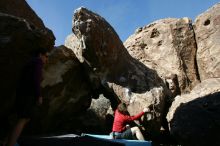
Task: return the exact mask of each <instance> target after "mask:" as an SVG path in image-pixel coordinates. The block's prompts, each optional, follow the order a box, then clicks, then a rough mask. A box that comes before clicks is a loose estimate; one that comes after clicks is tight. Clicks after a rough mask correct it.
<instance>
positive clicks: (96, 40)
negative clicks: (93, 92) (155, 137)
mask: <svg viewBox="0 0 220 146" xmlns="http://www.w3.org/2000/svg"><path fill="white" fill-rule="evenodd" d="M73 32H74V34H75V36H76V37H77V39H78V41H79V42H80V43H77V44H78V46H79V48H77V46H75V45H69V42H71V41H72V40H74V39H75V38H74V36H71V35H70V36H69V37H68V38H67V40H66V42H67V43H66V44H67V45H68V46H70V47H71V48H72V49H73V50H74V52H77V58H80V60H81V61H82V62H83V63H84V64H87V69H88V70H89V74H90V80H91V82H92V83H93V84H96V83H95V82H99V84H100V86H104V88H106V89H107V90H109V91H113V93H114V94H116V95H117V96H118V97H120V98H118V100H120V101H124V102H127V103H129V107H128V109H129V112H130V114H131V115H134V114H137V113H139V112H141V111H142V110H143V108H144V107H155V108H152V113H154V116H152V117H154V118H151V119H150V120H151V121H149V122H151V124H152V126H149V125H150V124H146V123H147V121H144V122H143V124H144V125H145V126H147V125H148V126H149V127H148V130H149V132H150V133H158V132H159V129H160V127H161V119H162V118H161V117H162V115H163V109H164V103H165V97H166V96H167V95H168V90H167V87H166V86H165V84H164V82H163V80H162V79H161V78H160V77H159V76H158V75H157V73H156V72H155V71H154V70H152V69H150V68H148V67H147V66H145V65H144V64H143V63H141V62H139V61H138V60H136V59H135V58H133V57H131V56H130V55H129V53H128V51H127V50H126V49H125V47H124V45H123V43H122V42H121V40H120V39H119V37H118V35H117V34H116V32H115V31H114V29H113V28H112V27H111V26H110V24H108V22H106V21H105V19H104V18H102V17H101V16H99V15H97V14H95V13H93V12H91V11H89V10H87V9H86V8H79V9H77V10H76V11H75V13H74V18H73ZM112 96H113V94H112ZM145 120H146V118H145Z"/></svg>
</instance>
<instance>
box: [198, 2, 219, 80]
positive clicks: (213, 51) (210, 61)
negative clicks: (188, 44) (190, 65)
mask: <svg viewBox="0 0 220 146" xmlns="http://www.w3.org/2000/svg"><path fill="white" fill-rule="evenodd" d="M194 30H195V34H196V42H197V47H198V50H197V58H196V60H197V64H198V71H199V75H200V79H201V80H205V79H208V78H219V77H220V57H219V56H220V49H219V47H220V42H219V38H220V3H218V4H216V5H214V6H213V7H211V8H210V9H208V10H207V11H206V12H204V13H202V14H201V15H199V16H198V17H197V18H196V20H195V23H194Z"/></svg>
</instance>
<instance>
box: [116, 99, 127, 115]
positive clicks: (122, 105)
mask: <svg viewBox="0 0 220 146" xmlns="http://www.w3.org/2000/svg"><path fill="white" fill-rule="evenodd" d="M117 109H118V111H119V112H120V113H122V114H127V113H128V111H127V105H126V104H125V103H124V102H121V103H120V104H119V105H118V108H117Z"/></svg>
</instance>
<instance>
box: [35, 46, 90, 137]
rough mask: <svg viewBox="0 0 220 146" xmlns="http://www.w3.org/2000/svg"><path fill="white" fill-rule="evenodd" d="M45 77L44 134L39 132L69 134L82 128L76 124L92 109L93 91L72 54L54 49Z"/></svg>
mask: <svg viewBox="0 0 220 146" xmlns="http://www.w3.org/2000/svg"><path fill="white" fill-rule="evenodd" d="M43 77H44V80H43V81H42V87H43V97H44V99H45V103H44V108H46V110H44V111H43V112H44V113H42V115H44V118H43V119H42V123H41V124H42V125H41V126H42V127H43V128H42V129H41V130H43V131H40V132H43V133H44V132H46V133H47V132H70V130H73V129H74V130H75V128H76V127H77V126H82V124H80V125H79V123H77V121H78V122H79V119H78V120H76V119H77V118H78V114H80V113H82V112H83V111H84V112H85V110H86V109H87V108H88V107H89V106H90V103H91V98H90V96H91V95H90V92H91V89H90V86H89V83H88V82H87V78H86V76H85V75H84V74H83V69H82V65H81V64H80V62H79V61H78V59H77V58H76V57H75V55H74V53H73V52H72V50H70V49H68V48H66V47H65V46H60V47H58V48H56V49H54V50H53V51H52V52H51V54H50V57H49V62H48V64H47V66H46V67H45V69H44V72H43ZM76 115H77V116H76ZM81 117H82V116H81ZM33 121H34V120H33ZM64 123H65V124H64ZM76 129H77V128H76ZM65 130H66V131H65ZM72 132H73V131H72Z"/></svg>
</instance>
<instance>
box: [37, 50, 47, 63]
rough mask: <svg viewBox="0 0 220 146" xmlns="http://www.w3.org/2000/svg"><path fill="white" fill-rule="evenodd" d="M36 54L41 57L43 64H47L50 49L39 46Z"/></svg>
mask: <svg viewBox="0 0 220 146" xmlns="http://www.w3.org/2000/svg"><path fill="white" fill-rule="evenodd" d="M35 56H36V57H39V58H40V59H41V60H42V62H43V64H46V63H47V61H48V50H47V49H45V48H39V49H37V50H36V52H35Z"/></svg>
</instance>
